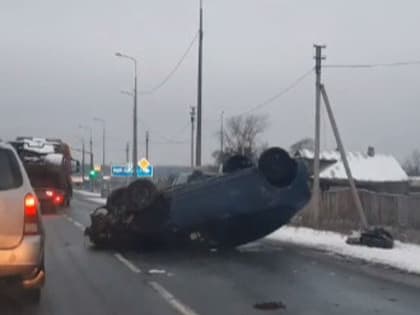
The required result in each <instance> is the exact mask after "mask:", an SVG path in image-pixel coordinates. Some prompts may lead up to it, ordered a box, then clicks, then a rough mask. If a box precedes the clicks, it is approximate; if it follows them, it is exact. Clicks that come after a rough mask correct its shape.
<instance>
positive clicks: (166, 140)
mask: <svg viewBox="0 0 420 315" xmlns="http://www.w3.org/2000/svg"><path fill="white" fill-rule="evenodd" d="M140 122H141V124H142V125H144V126H145V127H146V129H147V130H150V132H151V133H152V134H154V135H157V136H158V137H159V138H161V139H162V140H163V141H161V142H158V141H157V142H155V141H153V144H164V143H166V144H184V143H187V142H189V140H184V139H183V140H177V139H174V138H171V137H167V136H165V135H164V134H162V133H161V132H159V131H157V130H156V129H153V128H150V126H148V125H147V124H146V123H145V122H144V121H140ZM188 127H189V122H188V124H186V125H185V126H183V127H182V128H180V129H179V130H178V131H176V132H174V133H173V135H174V136H175V135H178V134H180V133H181V132H183V131H185V130H186V129H187V128H188Z"/></svg>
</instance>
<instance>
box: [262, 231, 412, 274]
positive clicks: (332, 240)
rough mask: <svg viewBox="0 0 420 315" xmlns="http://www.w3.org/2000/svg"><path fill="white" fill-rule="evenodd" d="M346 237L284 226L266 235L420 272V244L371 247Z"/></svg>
mask: <svg viewBox="0 0 420 315" xmlns="http://www.w3.org/2000/svg"><path fill="white" fill-rule="evenodd" d="M346 237H347V236H346V235H343V234H340V233H335V232H329V231H317V230H313V229H309V228H304V227H292V226H284V227H282V228H280V229H279V230H277V231H275V232H274V233H272V234H270V235H269V236H267V239H269V240H276V241H281V242H286V243H292V244H297V245H301V246H306V247H311V248H316V249H320V250H325V251H328V252H332V253H336V254H339V255H343V256H348V257H353V258H358V259H362V260H364V261H368V262H372V263H377V264H383V265H387V266H391V267H394V268H397V269H400V270H403V271H407V272H412V273H417V274H420V245H415V244H407V243H402V242H399V241H395V247H394V248H393V249H380V248H369V247H364V246H355V245H348V244H346Z"/></svg>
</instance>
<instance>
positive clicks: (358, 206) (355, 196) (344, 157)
mask: <svg viewBox="0 0 420 315" xmlns="http://www.w3.org/2000/svg"><path fill="white" fill-rule="evenodd" d="M321 94H322V99H323V100H324V104H325V107H326V108H327V113H328V117H329V119H330V122H331V127H332V129H333V132H334V136H335V140H336V142H337V146H338V150H339V151H340V154H341V159H342V160H343V165H344V169H345V170H346V174H347V178H348V179H349V183H350V188H351V193H352V195H353V200H354V202H355V204H356V209H357V211H358V212H359V216H360V220H361V221H362V226H363V229H365V230H367V229H368V227H369V225H368V221H367V218H366V214H365V212H364V210H363V206H362V202H361V201H360V197H359V194H358V193H357V189H356V184H355V183H354V179H353V175H352V173H351V169H350V165H349V162H348V160H347V154H346V150H345V149H344V144H343V141H342V140H341V137H340V133H339V132H338V127H337V123H336V121H335V117H334V113H333V111H332V108H331V105H330V100H329V99H328V95H327V91H326V90H325V87H324V85H322V84H321Z"/></svg>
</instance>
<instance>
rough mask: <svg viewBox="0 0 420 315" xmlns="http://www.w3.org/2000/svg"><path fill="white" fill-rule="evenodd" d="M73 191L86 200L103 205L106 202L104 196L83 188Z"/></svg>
mask: <svg viewBox="0 0 420 315" xmlns="http://www.w3.org/2000/svg"><path fill="white" fill-rule="evenodd" d="M74 192H75V193H77V194H79V195H82V196H84V197H85V199H86V200H89V201H92V202H94V203H97V204H100V205H103V204H105V203H106V198H101V194H99V193H94V192H90V191H85V190H74Z"/></svg>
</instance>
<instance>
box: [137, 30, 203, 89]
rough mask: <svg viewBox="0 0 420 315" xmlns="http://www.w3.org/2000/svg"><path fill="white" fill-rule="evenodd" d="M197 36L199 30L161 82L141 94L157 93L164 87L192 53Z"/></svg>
mask: <svg viewBox="0 0 420 315" xmlns="http://www.w3.org/2000/svg"><path fill="white" fill-rule="evenodd" d="M197 38H198V32H197V33H196V34H195V35H194V38H193V39H192V41H191V43H190V44H189V45H188V47H187V50H186V51H185V53H184V54H183V55H182V57H181V58H180V59H179V60H178V62H177V63H176V64H175V67H174V68H173V69H172V70H171V71H170V72H169V73H168V74H167V75H166V77H165V78H164V79H163V80H162V81H161V82H160V83H159V84H157V85H156V86H155V87H153V88H152V89H150V90H145V91H140V94H142V95H150V94H153V93H155V92H156V91H157V90H159V89H160V88H162V87H163V86H164V85H165V84H166V83H167V82H168V81H169V80H170V79H171V78H172V76H173V75H174V74H175V73H176V72H177V71H178V69H179V67H180V66H181V65H182V63H183V62H184V60H185V58H187V56H188V54H189V53H190V51H191V49H192V47H193V45H194V43H195V41H196V40H197Z"/></svg>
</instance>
